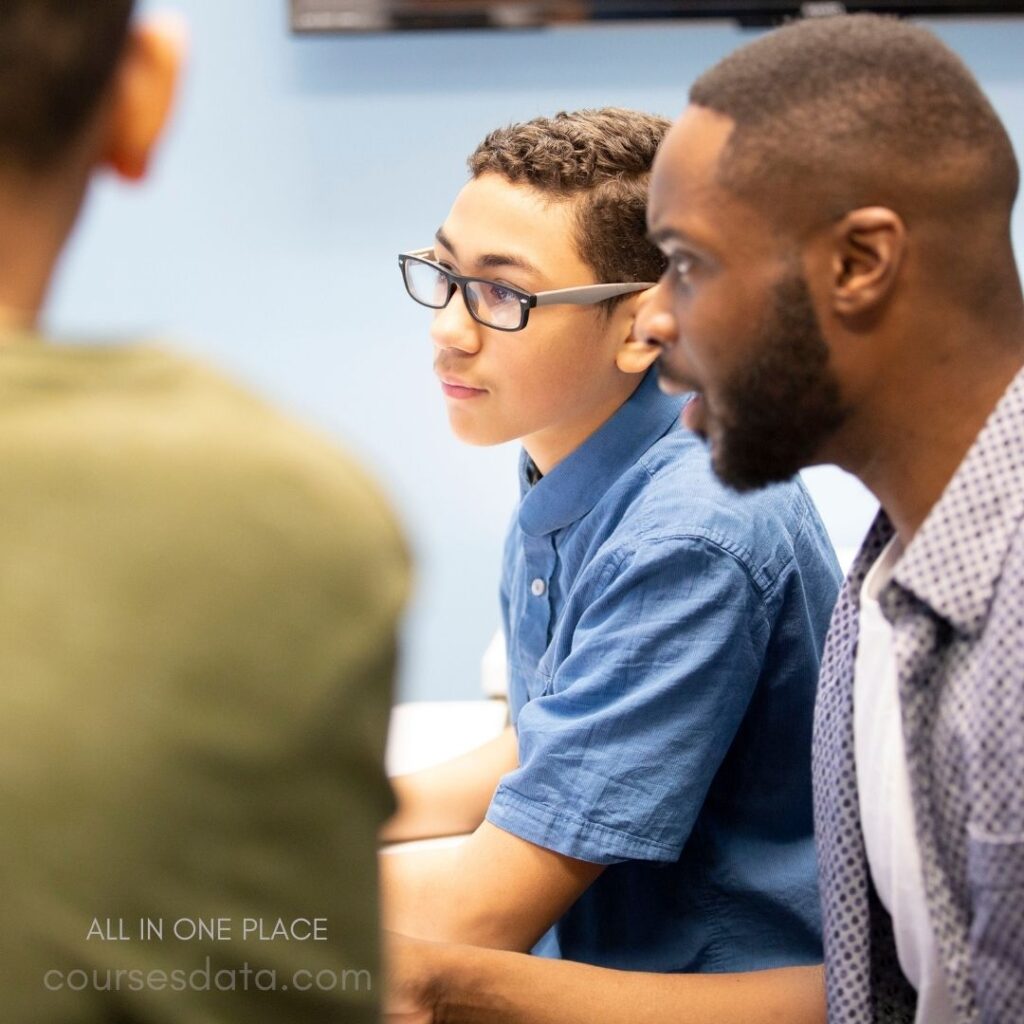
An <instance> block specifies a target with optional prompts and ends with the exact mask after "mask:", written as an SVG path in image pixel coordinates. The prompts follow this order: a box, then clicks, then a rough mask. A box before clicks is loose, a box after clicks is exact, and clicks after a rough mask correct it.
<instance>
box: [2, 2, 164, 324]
mask: <svg viewBox="0 0 1024 1024" xmlns="http://www.w3.org/2000/svg"><path fill="white" fill-rule="evenodd" d="M132 7H133V4H132V2H131V0H73V2H72V0H3V2H2V3H0V251H2V260H3V263H4V266H5V273H4V274H3V275H2V276H0V325H2V324H4V323H14V324H30V323H31V322H32V321H33V320H34V319H35V317H36V316H37V314H38V311H39V307H40V306H41V304H42V301H43V297H44V295H45V292H46V289H47V286H48V283H49V279H50V276H51V274H52V271H53V267H54V265H55V263H56V261H57V258H58V256H59V254H60V251H61V248H62V247H63V245H64V242H65V240H66V239H67V236H68V234H69V232H70V231H71V228H72V226H73V225H74V222H75V219H76V217H77V215H78V212H79V209H80V207H81V204H82V200H83V197H84V195H85V191H86V188H87V185H88V183H89V181H90V179H91V177H92V174H93V172H94V171H95V170H96V169H97V168H98V167H100V166H108V167H111V168H112V169H113V170H114V171H116V172H117V173H118V174H120V175H122V176H123V177H126V178H130V179H138V178H141V177H143V176H144V174H145V171H146V168H147V165H148V162H149V159H150V156H151V154H152V151H153V148H154V146H155V144H156V142H157V139H158V138H159V136H160V133H161V129H162V128H163V125H164V121H165V118H166V116H167V113H168V110H169V108H170V105H171V99H172V96H173V92H174V85H175V81H176V78H177V72H178V67H179V63H180V58H181V51H182V33H181V30H180V26H178V25H177V23H173V22H169V21H167V20H166V19H164V20H162V21H159V22H157V21H152V22H150V23H148V24H145V25H142V26H133V25H132V24H131V15H132Z"/></svg>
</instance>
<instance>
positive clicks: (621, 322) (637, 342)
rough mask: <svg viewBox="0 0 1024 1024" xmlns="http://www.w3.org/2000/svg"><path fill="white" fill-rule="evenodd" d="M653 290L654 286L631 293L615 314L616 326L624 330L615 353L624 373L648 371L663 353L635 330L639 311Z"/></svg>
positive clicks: (618, 364)
mask: <svg viewBox="0 0 1024 1024" xmlns="http://www.w3.org/2000/svg"><path fill="white" fill-rule="evenodd" d="M653 291H654V288H648V289H647V290H646V291H643V292H637V293H636V294H635V295H630V296H629V297H628V298H626V299H625V300H624V301H623V302H621V303H620V304H619V308H618V309H616V311H615V313H614V314H613V318H614V319H615V321H616V326H617V327H619V328H620V329H621V330H622V331H623V338H622V342H621V343H620V345H619V347H618V350H617V351H616V353H615V365H616V366H617V367H618V368H619V369H620V370H621V371H622V372H623V373H646V372H647V370H648V368H649V367H650V366H651V364H652V363H653V362H654V361H655V360H656V359H657V358H658V356H659V354H660V353H661V349H660V348H659V347H658V346H657V345H649V344H648V343H647V341H646V340H645V339H643V338H638V337H636V333H635V331H634V327H635V326H636V314H637V311H638V310H639V309H640V307H641V306H642V305H643V303H644V302H645V301H646V299H647V298H648V297H649V296H650V295H651V293H652V292H653ZM620 318H621V319H620Z"/></svg>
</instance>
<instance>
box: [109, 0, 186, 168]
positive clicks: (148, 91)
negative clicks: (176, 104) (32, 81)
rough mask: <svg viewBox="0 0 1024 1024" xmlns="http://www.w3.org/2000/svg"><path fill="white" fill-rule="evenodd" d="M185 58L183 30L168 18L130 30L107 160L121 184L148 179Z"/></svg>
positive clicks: (176, 20)
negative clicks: (122, 181)
mask: <svg viewBox="0 0 1024 1024" xmlns="http://www.w3.org/2000/svg"><path fill="white" fill-rule="evenodd" d="M184 56H185V25H184V22H183V21H181V19H179V18H177V17H172V16H169V15H163V16H157V17H154V18H151V19H149V20H147V21H145V22H143V23H142V24H140V25H137V26H135V27H134V28H133V29H132V30H131V36H130V37H129V39H128V42H127V45H126V47H125V53H124V56H123V57H122V59H121V67H120V68H119V69H118V72H117V74H116V76H115V80H114V84H113V92H112V95H111V106H110V117H109V120H108V128H107V136H106V144H105V148H104V153H103V160H104V163H106V164H107V165H108V166H110V167H111V168H113V170H114V171H115V172H116V173H117V174H119V175H120V176H121V177H123V178H127V179H128V180H130V181H138V180H140V179H142V178H144V177H145V176H146V170H147V168H148V167H149V161H150V158H151V157H152V155H153V151H154V149H155V147H156V144H157V142H158V141H159V140H160V136H161V134H162V133H163V129H164V125H165V124H166V122H167V118H168V115H169V114H170V111H171V106H172V103H173V101H174V94H175V89H176V86H177V83H178V77H179V74H180V71H181V65H182V63H183V61H184Z"/></svg>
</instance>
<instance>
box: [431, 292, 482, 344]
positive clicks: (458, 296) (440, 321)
mask: <svg viewBox="0 0 1024 1024" xmlns="http://www.w3.org/2000/svg"><path fill="white" fill-rule="evenodd" d="M430 337H431V338H432V339H433V342H434V344H435V345H436V346H437V347H438V348H455V349H458V350H459V351H460V352H470V353H472V352H476V351H478V350H479V348H480V325H479V324H478V323H477V322H476V321H475V320H474V319H473V318H472V317H471V316H470V315H469V311H468V310H467V309H466V303H465V300H464V299H463V298H462V290H461V289H458V290H457V291H456V292H455V294H454V295H453V296H452V298H451V301H450V302H449V303H448V305H447V306H445V307H444V309H439V310H437V312H436V313H435V314H434V321H433V323H432V324H431V325H430Z"/></svg>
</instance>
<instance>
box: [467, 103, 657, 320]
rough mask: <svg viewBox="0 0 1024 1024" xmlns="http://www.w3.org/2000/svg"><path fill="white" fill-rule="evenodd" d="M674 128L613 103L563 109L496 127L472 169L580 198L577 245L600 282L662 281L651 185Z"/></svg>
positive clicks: (562, 198)
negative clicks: (649, 216)
mask: <svg viewBox="0 0 1024 1024" xmlns="http://www.w3.org/2000/svg"><path fill="white" fill-rule="evenodd" d="M670 127H671V122H670V121H668V120H666V119H665V118H663V117H657V116H655V115H653V114H644V113H640V112H639V111H635V110H622V109H619V108H615V107H606V108H604V109H602V110H578V111H575V112H574V113H566V112H564V111H563V112H561V113H558V114H556V115H555V116H554V117H537V118H534V119H533V120H532V121H526V122H524V123H521V124H512V125H508V126H507V127H504V128H498V129H497V130H496V131H493V132H491V133H490V134H489V135H488V136H487V138H485V139H484V141H483V142H481V143H480V145H479V146H478V147H477V149H476V151H475V152H474V153H473V155H472V156H471V157H470V158H469V169H470V171H471V172H472V174H473V176H474V177H478V176H480V175H481V174H487V173H496V174H500V175H502V176H503V177H505V178H507V179H508V180H509V181H511V182H513V183H515V184H519V183H522V184H527V185H530V186H532V187H533V188H535V189H537V190H538V191H539V192H541V193H544V194H546V195H547V196H549V197H550V198H551V199H552V200H554V201H567V200H574V201H576V208H575V219H576V239H575V242H576V248H577V251H578V252H579V254H580V257H581V258H582V259H583V261H584V262H585V263H587V264H588V265H589V266H590V267H592V268H593V270H594V272H595V273H596V275H597V279H598V281H601V282H606V281H607V282H610V281H657V280H658V278H659V277H660V276H661V274H662V271H663V270H664V267H665V260H664V257H663V256H662V254H661V253H660V252H659V250H658V249H657V247H656V246H654V245H652V244H651V243H650V242H649V241H648V240H647V220H646V210H647V186H648V181H649V179H650V173H651V164H652V163H653V162H654V154H655V153H656V152H657V149H658V145H659V143H660V142H661V140H662V139H663V138H664V136H665V134H666V132H667V131H668V129H669V128H670ZM617 301H618V300H616V299H613V300H611V302H610V303H609V305H613V304H615V303H616V302H617Z"/></svg>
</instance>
